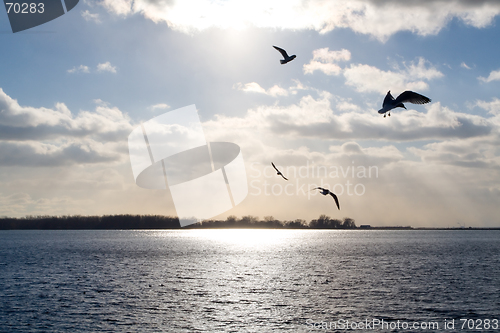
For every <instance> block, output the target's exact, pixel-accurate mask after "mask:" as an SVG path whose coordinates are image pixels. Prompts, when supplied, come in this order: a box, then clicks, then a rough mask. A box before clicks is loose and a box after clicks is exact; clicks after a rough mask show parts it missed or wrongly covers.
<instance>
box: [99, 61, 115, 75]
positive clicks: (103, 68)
mask: <svg viewBox="0 0 500 333" xmlns="http://www.w3.org/2000/svg"><path fill="white" fill-rule="evenodd" d="M97 71H98V72H111V73H116V66H113V65H111V63H110V62H109V61H107V62H105V63H102V64H98V65H97Z"/></svg>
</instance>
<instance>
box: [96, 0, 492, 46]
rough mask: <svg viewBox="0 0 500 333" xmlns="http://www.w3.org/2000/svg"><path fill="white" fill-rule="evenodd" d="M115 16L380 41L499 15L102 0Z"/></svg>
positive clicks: (446, 3) (245, 1)
mask: <svg viewBox="0 0 500 333" xmlns="http://www.w3.org/2000/svg"><path fill="white" fill-rule="evenodd" d="M97 3H99V4H100V5H101V6H103V7H104V8H105V9H106V10H107V11H108V12H110V13H112V14H114V15H117V16H122V17H123V16H128V15H132V14H141V15H143V16H144V17H145V18H147V19H150V20H152V21H154V22H156V23H160V22H164V23H166V24H167V25H168V26H169V27H171V28H172V29H174V30H178V31H182V32H185V33H193V32H196V31H201V30H203V29H207V28H209V27H220V28H243V27H245V26H248V25H252V26H256V27H264V28H280V29H292V30H304V29H312V30H316V31H318V32H320V33H326V32H329V31H332V30H334V29H338V28H349V29H352V30H353V31H355V32H357V33H361V34H367V35H371V36H373V37H375V38H377V39H379V40H381V41H385V40H387V39H388V38H389V37H390V36H391V35H393V34H395V33H397V32H400V31H410V32H412V33H416V34H419V35H433V34H437V33H438V32H439V31H440V30H441V29H443V28H444V27H445V26H446V25H447V24H448V22H450V21H451V20H452V19H454V18H457V19H459V20H461V21H462V22H463V23H465V24H467V25H470V26H473V27H476V28H483V27H486V26H488V25H489V24H491V22H492V20H493V18H494V17H495V16H497V15H498V14H499V13H500V3H499V2H498V1H495V0H475V1H472V0H432V1H431V0H420V1H417V0H407V1H398V0H352V1H343V0H331V1H321V0H312V1H301V0H287V1H283V0H266V1H263V0H240V1H209V0H191V1H173V0H167V1H165V0H135V1H132V0H102V1H97Z"/></svg>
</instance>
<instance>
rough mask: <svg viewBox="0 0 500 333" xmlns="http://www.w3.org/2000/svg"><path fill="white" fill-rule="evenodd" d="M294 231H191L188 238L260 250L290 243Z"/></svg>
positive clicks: (293, 236)
mask: <svg viewBox="0 0 500 333" xmlns="http://www.w3.org/2000/svg"><path fill="white" fill-rule="evenodd" d="M296 234H297V233H296V232H295V231H294V230H280V229H210V230H206V229H205V230H191V231H190V232H189V236H191V237H195V238H200V239H204V240H210V241H214V242H218V243H223V244H225V245H237V246H243V247H256V248H262V247H267V246H275V245H278V244H284V243H287V242H290V241H292V239H293V238H295V237H296Z"/></svg>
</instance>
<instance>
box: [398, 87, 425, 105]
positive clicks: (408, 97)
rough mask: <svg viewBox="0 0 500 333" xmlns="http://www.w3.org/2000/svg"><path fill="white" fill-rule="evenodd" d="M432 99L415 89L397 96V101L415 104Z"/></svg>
mask: <svg viewBox="0 0 500 333" xmlns="http://www.w3.org/2000/svg"><path fill="white" fill-rule="evenodd" d="M430 101H431V99H430V98H428V97H425V96H424V95H420V94H418V93H416V92H414V91H409V90H407V91H404V92H402V93H401V95H399V96H398V98H396V103H398V104H399V103H407V102H409V103H413V104H425V103H429V102H430Z"/></svg>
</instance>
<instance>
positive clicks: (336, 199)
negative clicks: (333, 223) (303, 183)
mask: <svg viewBox="0 0 500 333" xmlns="http://www.w3.org/2000/svg"><path fill="white" fill-rule="evenodd" d="M313 190H320V191H321V194H323V195H328V194H330V195H331V196H332V198H333V200H335V203H336V204H337V208H338V209H339V210H340V204H339V199H338V198H337V196H336V195H335V193H333V192H330V190H328V189H326V188H322V187H316V188H313V189H312V190H311V191H313Z"/></svg>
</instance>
